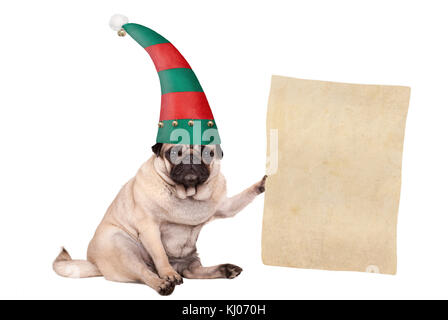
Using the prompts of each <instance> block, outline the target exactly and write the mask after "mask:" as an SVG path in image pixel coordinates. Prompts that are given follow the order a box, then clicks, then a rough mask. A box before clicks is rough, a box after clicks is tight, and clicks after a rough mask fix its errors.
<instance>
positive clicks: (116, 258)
mask: <svg viewBox="0 0 448 320" xmlns="http://www.w3.org/2000/svg"><path fill="white" fill-rule="evenodd" d="M95 247H97V248H95ZM92 250H94V251H96V252H98V251H100V250H101V253H100V254H98V255H95V256H96V257H95V263H96V264H97V266H98V268H99V269H100V271H101V273H102V274H103V275H104V278H106V279H107V280H111V281H118V282H137V283H144V284H146V285H148V286H149V287H151V288H153V289H154V290H156V291H157V292H158V293H159V294H161V295H169V294H171V293H172V292H173V290H174V287H175V285H176V284H175V283H174V282H172V281H169V280H165V279H161V278H159V276H158V275H157V274H156V273H154V271H153V270H151V267H150V265H148V263H147V261H145V258H144V257H143V255H142V252H141V248H140V247H139V246H138V244H137V243H136V242H135V241H134V240H133V239H132V238H131V237H129V236H128V235H126V234H124V233H121V232H117V233H115V234H114V235H112V236H111V238H110V242H109V245H108V246H104V247H102V246H98V244H94V248H92Z"/></svg>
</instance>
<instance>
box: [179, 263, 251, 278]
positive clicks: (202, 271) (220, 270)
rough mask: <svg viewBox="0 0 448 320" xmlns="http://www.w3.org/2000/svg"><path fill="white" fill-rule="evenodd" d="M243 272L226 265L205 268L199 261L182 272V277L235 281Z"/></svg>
mask: <svg viewBox="0 0 448 320" xmlns="http://www.w3.org/2000/svg"><path fill="white" fill-rule="evenodd" d="M241 271H243V269H241V268H240V267H238V266H236V265H234V264H230V263H225V264H219V265H217V266H212V267H203V266H202V265H201V263H200V262H199V261H195V262H193V263H192V264H191V265H190V266H188V268H186V269H185V270H183V271H182V276H183V277H185V278H187V279H219V278H227V279H233V278H235V277H237V276H239V274H240V273H241Z"/></svg>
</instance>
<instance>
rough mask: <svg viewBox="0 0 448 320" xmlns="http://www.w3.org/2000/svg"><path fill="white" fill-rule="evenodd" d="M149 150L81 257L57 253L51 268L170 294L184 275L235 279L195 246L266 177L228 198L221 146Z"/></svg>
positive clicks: (231, 268)
mask: <svg viewBox="0 0 448 320" xmlns="http://www.w3.org/2000/svg"><path fill="white" fill-rule="evenodd" d="M152 150H153V152H154V155H152V157H151V158H150V159H149V160H148V161H147V162H145V163H144V164H143V165H142V166H141V168H140V169H139V170H138V172H137V174H136V176H135V177H134V178H132V179H131V180H130V181H128V182H127V183H126V184H125V185H124V186H123V187H122V189H121V190H120V192H119V193H118V195H117V197H116V198H115V200H114V201H113V202H112V204H111V205H110V207H109V208H108V210H107V212H106V214H105V216H104V218H103V220H102V221H101V223H100V225H99V226H98V228H97V230H96V232H95V235H94V237H93V239H92V240H91V242H90V244H89V247H88V251H87V260H72V259H71V257H70V255H69V254H68V252H67V251H66V250H65V249H64V248H62V251H61V253H60V254H59V255H58V257H57V258H56V260H55V261H54V263H53V269H54V271H55V272H56V273H57V274H59V275H61V276H64V277H72V278H86V277H96V276H104V278H106V279H107V280H111V281H119V282H136V283H143V284H146V285H148V286H150V287H151V288H153V289H155V290H156V291H157V292H158V293H159V294H161V295H169V294H171V293H172V292H173V290H174V287H175V286H176V285H179V284H181V283H182V282H183V281H182V278H183V277H184V278H188V279H215V278H228V279H233V278H235V277H237V276H238V275H239V274H240V273H241V271H242V269H241V268H240V267H238V266H236V265H233V264H229V263H226V264H220V265H216V266H211V267H204V266H202V264H201V261H200V259H199V257H198V254H197V252H196V241H197V239H198V236H199V232H200V231H201V229H202V227H203V226H204V225H205V224H206V223H208V222H210V221H212V220H214V219H217V218H229V217H233V216H235V215H236V214H237V213H238V212H239V211H241V210H242V209H243V208H244V207H246V206H247V205H248V204H249V203H250V202H251V201H252V200H254V198H255V197H256V196H257V195H259V194H261V193H263V192H264V190H265V181H266V176H264V177H263V178H262V179H261V180H260V181H259V182H257V183H255V184H254V185H252V186H250V187H249V188H247V189H246V190H244V191H242V192H241V193H239V194H237V195H235V196H233V197H227V195H226V180H225V178H224V176H223V175H222V174H221V172H220V160H221V159H222V156H223V152H222V150H221V147H220V145H206V146H205V145H202V146H191V145H179V144H177V145H173V144H161V143H157V144H155V145H154V146H153V147H152Z"/></svg>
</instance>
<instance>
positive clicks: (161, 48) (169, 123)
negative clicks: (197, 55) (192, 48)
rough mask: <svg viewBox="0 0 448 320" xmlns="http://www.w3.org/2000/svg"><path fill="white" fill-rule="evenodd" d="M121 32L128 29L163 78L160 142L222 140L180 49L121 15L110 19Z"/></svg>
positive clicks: (158, 140)
mask: <svg viewBox="0 0 448 320" xmlns="http://www.w3.org/2000/svg"><path fill="white" fill-rule="evenodd" d="M110 26H111V28H112V29H114V30H116V31H118V35H119V36H122V37H123V36H125V35H126V33H128V34H129V35H130V36H131V37H132V38H133V39H134V40H135V41H136V42H137V43H138V44H139V45H141V46H142V47H143V48H144V49H145V50H146V52H148V53H149V56H150V57H151V59H152V61H153V62H154V65H155V67H156V70H157V73H158V75H159V79H160V87H161V89H162V105H161V107H160V120H159V124H158V127H159V131H158V134H157V142H160V143H172V144H190V145H206V144H220V143H221V139H220V137H219V134H218V130H217V127H216V123H215V120H214V118H213V114H212V110H211V109H210V105H209V104H208V101H207V97H206V96H205V93H204V90H203V89H202V87H201V85H200V83H199V80H198V79H197V77H196V75H195V74H194V72H193V70H192V69H191V67H190V65H189V64H188V62H187V60H185V58H184V57H183V56H182V55H181V54H180V52H179V51H178V50H177V49H176V48H175V47H174V46H173V45H172V44H171V42H169V41H168V40H166V39H165V38H164V37H163V36H161V35H160V34H158V33H157V32H155V31H153V30H151V29H149V28H147V27H145V26H142V25H139V24H136V23H128V19H127V18H126V17H125V16H122V15H114V16H113V17H112V18H111V20H110Z"/></svg>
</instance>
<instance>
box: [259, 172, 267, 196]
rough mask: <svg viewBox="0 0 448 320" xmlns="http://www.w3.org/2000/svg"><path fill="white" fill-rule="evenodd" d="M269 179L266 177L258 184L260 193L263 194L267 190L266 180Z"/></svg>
mask: <svg viewBox="0 0 448 320" xmlns="http://www.w3.org/2000/svg"><path fill="white" fill-rule="evenodd" d="M267 178H268V176H266V175H265V176H264V177H263V179H261V181H260V182H259V183H258V185H257V191H258V193H263V192H264V191H265V190H266V188H265V185H266V179H267Z"/></svg>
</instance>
